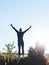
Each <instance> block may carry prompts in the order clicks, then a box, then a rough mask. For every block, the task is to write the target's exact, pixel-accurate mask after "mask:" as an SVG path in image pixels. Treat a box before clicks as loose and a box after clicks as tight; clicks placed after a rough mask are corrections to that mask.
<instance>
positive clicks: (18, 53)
mask: <svg viewBox="0 0 49 65" xmlns="http://www.w3.org/2000/svg"><path fill="white" fill-rule="evenodd" d="M18 56H20V45H18Z"/></svg>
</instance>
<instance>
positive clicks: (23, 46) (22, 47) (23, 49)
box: [22, 44, 24, 55]
mask: <svg viewBox="0 0 49 65" xmlns="http://www.w3.org/2000/svg"><path fill="white" fill-rule="evenodd" d="M22 54H23V55H24V44H23V45H22Z"/></svg>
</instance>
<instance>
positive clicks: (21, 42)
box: [11, 24, 31, 56]
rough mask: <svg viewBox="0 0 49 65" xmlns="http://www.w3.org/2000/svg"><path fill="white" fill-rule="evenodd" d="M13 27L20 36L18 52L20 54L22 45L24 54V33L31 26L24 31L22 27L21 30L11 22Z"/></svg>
mask: <svg viewBox="0 0 49 65" xmlns="http://www.w3.org/2000/svg"><path fill="white" fill-rule="evenodd" d="M11 27H12V28H13V29H14V30H15V31H16V32H17V36H18V54H19V56H20V49H21V47H22V54H23V55H24V41H23V35H24V33H25V32H26V31H28V30H29V29H30V28H31V26H30V27H29V28H28V29H26V30H25V31H23V32H22V29H21V28H20V29H19V31H18V30H17V29H16V28H15V27H14V26H13V25H12V24H11Z"/></svg>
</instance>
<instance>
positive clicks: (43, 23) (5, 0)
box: [0, 0, 49, 53]
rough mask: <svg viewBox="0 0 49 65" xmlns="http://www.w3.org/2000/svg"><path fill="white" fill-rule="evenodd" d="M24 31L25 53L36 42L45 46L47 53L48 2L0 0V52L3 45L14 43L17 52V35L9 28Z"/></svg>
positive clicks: (48, 32)
mask: <svg viewBox="0 0 49 65" xmlns="http://www.w3.org/2000/svg"><path fill="white" fill-rule="evenodd" d="M10 24H13V25H14V26H15V28H16V29H17V30H19V28H20V27H21V28H22V30H23V31H24V30H26V29H27V28H28V27H29V26H30V25H31V26H32V28H31V29H30V30H29V31H27V32H26V33H25V35H24V44H25V52H26V51H28V49H29V47H30V46H33V47H34V46H35V44H36V42H37V41H38V42H40V43H42V44H45V46H46V53H49V0H0V51H2V52H3V51H4V50H3V47H5V44H7V43H10V42H13V41H14V43H15V46H16V50H17V34H16V33H15V31H14V30H13V29H12V28H11V26H10Z"/></svg>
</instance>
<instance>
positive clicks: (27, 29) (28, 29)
mask: <svg viewBox="0 0 49 65" xmlns="http://www.w3.org/2000/svg"><path fill="white" fill-rule="evenodd" d="M30 28H31V26H30V27H29V28H28V29H26V30H25V31H23V33H25V32H26V31H28V30H29V29H30Z"/></svg>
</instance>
